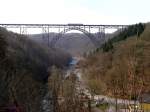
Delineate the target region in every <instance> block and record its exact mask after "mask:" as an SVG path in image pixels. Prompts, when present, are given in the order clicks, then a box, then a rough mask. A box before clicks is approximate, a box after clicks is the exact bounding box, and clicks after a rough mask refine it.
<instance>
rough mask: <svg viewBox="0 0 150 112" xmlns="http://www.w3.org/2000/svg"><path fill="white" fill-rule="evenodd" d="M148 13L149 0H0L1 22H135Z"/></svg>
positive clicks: (146, 19)
mask: <svg viewBox="0 0 150 112" xmlns="http://www.w3.org/2000/svg"><path fill="white" fill-rule="evenodd" d="M149 13H150V0H0V23H38V24H39V23H48V24H55V23H56V24H58V23H62V24H64V23H66V24H67V23H83V24H134V23H138V22H148V21H149V20H150V14H149Z"/></svg>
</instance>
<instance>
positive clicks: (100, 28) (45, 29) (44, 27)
mask: <svg viewBox="0 0 150 112" xmlns="http://www.w3.org/2000/svg"><path fill="white" fill-rule="evenodd" d="M128 26H129V25H92V24H90V25H87V24H0V27H4V28H6V29H9V28H12V29H13V28H17V29H19V33H20V34H24V35H27V34H28V29H31V28H32V29H36V28H40V29H41V33H42V34H43V38H46V39H47V40H46V41H47V42H48V46H52V47H53V46H55V44H56V43H57V41H58V40H59V39H60V38H62V37H63V36H62V35H64V34H65V33H67V32H69V31H71V30H78V31H80V32H83V33H84V34H85V35H86V36H87V37H89V39H90V40H91V41H92V42H93V44H94V45H97V43H98V42H97V40H96V39H95V38H94V35H93V34H92V31H91V30H95V31H97V33H98V34H100V35H99V38H105V30H106V29H117V30H120V31H122V30H123V29H125V28H127V27H128ZM51 29H55V30H57V33H58V34H57V35H56V36H55V37H53V38H52V39H50V35H49V34H50V33H51ZM45 34H48V35H46V36H45ZM50 40H51V41H50Z"/></svg>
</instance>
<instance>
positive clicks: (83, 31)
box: [50, 26, 105, 47]
mask: <svg viewBox="0 0 150 112" xmlns="http://www.w3.org/2000/svg"><path fill="white" fill-rule="evenodd" d="M72 30H77V31H80V32H82V33H83V34H85V35H86V36H87V37H88V38H89V39H90V40H91V41H92V43H93V44H94V45H95V46H97V45H98V43H97V41H96V39H95V37H94V35H93V34H92V33H90V32H88V31H87V30H85V28H84V29H83V28H81V27H76V26H74V27H69V28H64V30H63V31H61V32H60V33H59V34H58V35H56V37H54V38H53V39H52V40H51V43H50V45H51V47H54V46H55V45H56V43H57V41H58V40H59V39H60V38H62V37H63V35H64V34H65V33H67V32H69V31H72ZM103 33H105V32H103Z"/></svg>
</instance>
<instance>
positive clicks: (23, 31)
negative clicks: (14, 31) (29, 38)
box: [20, 26, 28, 35]
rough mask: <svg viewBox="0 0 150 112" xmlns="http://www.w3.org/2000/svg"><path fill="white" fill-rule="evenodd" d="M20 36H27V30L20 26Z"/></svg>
mask: <svg viewBox="0 0 150 112" xmlns="http://www.w3.org/2000/svg"><path fill="white" fill-rule="evenodd" d="M20 34H24V35H27V34H28V33H27V28H26V27H22V26H20Z"/></svg>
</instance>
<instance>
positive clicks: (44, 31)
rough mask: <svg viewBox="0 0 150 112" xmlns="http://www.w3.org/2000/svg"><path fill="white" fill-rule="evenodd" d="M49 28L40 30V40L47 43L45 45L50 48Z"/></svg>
mask: <svg viewBox="0 0 150 112" xmlns="http://www.w3.org/2000/svg"><path fill="white" fill-rule="evenodd" d="M49 36H50V35H49V27H43V28H42V38H43V40H46V41H47V45H48V46H50V40H49Z"/></svg>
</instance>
